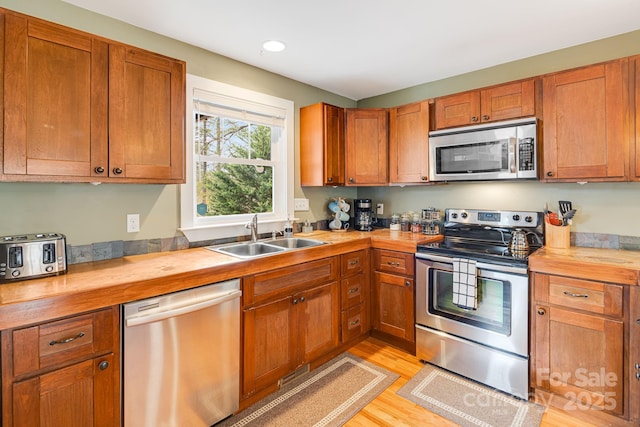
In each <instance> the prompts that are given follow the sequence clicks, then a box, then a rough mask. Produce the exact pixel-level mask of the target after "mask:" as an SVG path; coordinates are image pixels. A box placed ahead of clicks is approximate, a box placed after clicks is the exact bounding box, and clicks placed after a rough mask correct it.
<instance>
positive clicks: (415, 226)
mask: <svg viewBox="0 0 640 427" xmlns="http://www.w3.org/2000/svg"><path fill="white" fill-rule="evenodd" d="M411 232H412V233H422V222H421V221H420V215H418V214H414V215H413V220H412V221H411Z"/></svg>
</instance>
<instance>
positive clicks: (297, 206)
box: [293, 199, 309, 211]
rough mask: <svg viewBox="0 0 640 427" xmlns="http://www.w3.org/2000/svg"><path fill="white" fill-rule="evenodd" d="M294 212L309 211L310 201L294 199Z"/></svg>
mask: <svg viewBox="0 0 640 427" xmlns="http://www.w3.org/2000/svg"><path fill="white" fill-rule="evenodd" d="M293 210H294V211H308V210H309V199H293Z"/></svg>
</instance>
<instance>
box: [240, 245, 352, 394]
mask: <svg viewBox="0 0 640 427" xmlns="http://www.w3.org/2000/svg"><path fill="white" fill-rule="evenodd" d="M338 269H339V267H338V259H337V257H331V258H326V259H322V260H318V261H312V262H309V263H303V264H299V265H296V266H292V267H285V268H281V269H278V270H273V271H269V272H266V273H260V274H256V275H252V276H249V277H245V278H244V286H243V292H244V293H245V295H244V296H243V298H244V301H245V303H244V308H243V325H244V326H243V329H244V334H243V364H242V365H243V373H242V378H243V379H242V395H243V397H245V398H246V397H249V396H251V395H253V394H255V393H257V392H259V391H261V390H262V389H265V388H267V387H269V386H273V385H275V384H277V383H278V381H279V380H280V379H281V378H283V377H285V376H287V375H288V374H290V373H292V372H293V371H295V370H296V369H297V368H299V367H301V366H303V365H304V364H306V363H309V362H311V361H313V360H315V359H317V358H318V357H321V356H323V355H324V354H326V353H329V352H331V351H332V350H333V349H335V348H337V347H338V345H339V344H340V321H341V319H340V286H339V283H338V281H337V280H336V279H337V278H338ZM247 301H258V303H256V304H247Z"/></svg>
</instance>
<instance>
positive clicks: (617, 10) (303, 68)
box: [64, 0, 640, 100]
mask: <svg viewBox="0 0 640 427" xmlns="http://www.w3.org/2000/svg"><path fill="white" fill-rule="evenodd" d="M64 1H66V2H68V3H71V4H74V5H77V6H80V7H82V8H85V9H89V10H91V11H94V12H97V13H100V14H102V15H107V16H110V17H112V18H116V19H118V20H121V21H124V22H127V23H130V24H133V25H135V26H138V27H141V28H144V29H147V30H150V31H154V32H156V33H159V34H163V35H166V36H169V37H171V38H174V39H177V40H181V41H183V42H186V43H189V44H192V45H195V46H199V47H202V48H204V49H207V50H209V51H212V52H216V53H218V54H221V55H224V56H227V57H229V58H233V59H236V60H238V61H241V62H245V63H247V64H251V65H254V66H256V67H259V68H262V69H265V70H269V71H272V72H274V73H277V74H281V75H283V76H286V77H289V78H292V79H295V80H298V81H301V82H304V83H308V84H310V85H312V86H315V87H318V88H321V89H325V90H327V91H330V92H333V93H336V94H338V95H342V96H345V97H347V98H351V99H354V100H359V99H363V98H367V97H371V96H375V95H381V94H384V93H388V92H392V91H395V90H399V89H404V88H407V87H411V86H415V85H418V84H422V83H427V82H431V81H435V80H439V79H443V78H446V77H451V76H455V75H458V74H462V73H466V72H469V71H474V70H479V69H482V68H486V67H490V66H493V65H497V64H502V63H505V62H509V61H513V60H517V59H521V58H526V57H529V56H533V55H537V54H541V53H545V52H550V51H553V50H557V49H561V48H565V47H568V46H574V45H577V44H581V43H586V42H589V41H593V40H598V39H602V38H605V37H609V36H613V35H617V34H622V33H626V32H629V31H633V30H637V29H640V0H535V1H533V0H529V1H527V0H484V1H478V0H440V1H437V2H436V1H432V0H321V1H304V0H271V1H269V0H136V1H131V0H108V1H105V0H64ZM268 39H277V40H281V41H283V42H284V43H286V45H287V49H286V50H285V51H284V52H280V53H269V52H263V51H262V48H261V45H262V42H263V41H265V40H268Z"/></svg>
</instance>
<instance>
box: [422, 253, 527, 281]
mask: <svg viewBox="0 0 640 427" xmlns="http://www.w3.org/2000/svg"><path fill="white" fill-rule="evenodd" d="M416 258H417V259H424V260H427V261H434V262H443V263H449V264H452V263H453V258H454V257H446V256H440V255H432V254H427V253H422V252H417V253H416ZM476 267H477V268H479V269H481V270H493V271H500V272H504V273H513V274H521V275H526V274H527V269H526V268H523V267H512V266H508V265H500V264H487V263H486V262H476Z"/></svg>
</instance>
